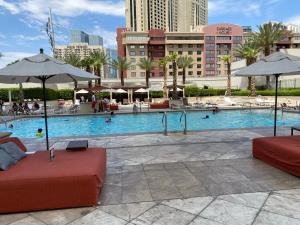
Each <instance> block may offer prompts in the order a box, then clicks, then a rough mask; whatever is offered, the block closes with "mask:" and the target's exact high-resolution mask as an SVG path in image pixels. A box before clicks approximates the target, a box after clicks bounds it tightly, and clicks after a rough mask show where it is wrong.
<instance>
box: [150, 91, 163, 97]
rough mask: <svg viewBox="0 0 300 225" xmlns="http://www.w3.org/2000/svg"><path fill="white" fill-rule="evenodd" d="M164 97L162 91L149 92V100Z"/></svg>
mask: <svg viewBox="0 0 300 225" xmlns="http://www.w3.org/2000/svg"><path fill="white" fill-rule="evenodd" d="M163 96H164V93H163V91H150V97H151V98H162V97H163Z"/></svg>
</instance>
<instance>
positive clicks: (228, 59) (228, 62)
mask: <svg viewBox="0 0 300 225" xmlns="http://www.w3.org/2000/svg"><path fill="white" fill-rule="evenodd" d="M222 60H223V62H224V64H226V65H227V90H226V95H228V96H231V62H232V57H231V55H223V56H222Z"/></svg>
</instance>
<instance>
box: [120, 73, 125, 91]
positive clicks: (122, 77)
mask: <svg viewBox="0 0 300 225" xmlns="http://www.w3.org/2000/svg"><path fill="white" fill-rule="evenodd" d="M120 78H121V86H122V87H124V85H125V84H124V72H123V71H122V70H120Z"/></svg>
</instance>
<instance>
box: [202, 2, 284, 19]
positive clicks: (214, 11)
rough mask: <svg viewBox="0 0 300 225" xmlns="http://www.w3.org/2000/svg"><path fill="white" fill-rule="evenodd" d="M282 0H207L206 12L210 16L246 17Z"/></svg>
mask: <svg viewBox="0 0 300 225" xmlns="http://www.w3.org/2000/svg"><path fill="white" fill-rule="evenodd" d="M281 1H282V0H252V1H249V0H239V1H236V0H209V2H208V12H209V14H210V15H211V16H218V15H232V14H240V15H244V16H247V17H252V16H261V15H262V11H263V10H262V9H266V8H267V9H268V8H271V7H273V6H274V5H276V4H278V3H279V2H281Z"/></svg>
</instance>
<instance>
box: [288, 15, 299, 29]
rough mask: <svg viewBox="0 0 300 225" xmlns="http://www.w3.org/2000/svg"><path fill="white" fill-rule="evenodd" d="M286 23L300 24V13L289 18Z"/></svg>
mask: <svg viewBox="0 0 300 225" xmlns="http://www.w3.org/2000/svg"><path fill="white" fill-rule="evenodd" d="M286 23H290V24H295V25H299V26H300V14H299V15H297V16H293V17H291V18H289V19H288V20H287V21H286Z"/></svg>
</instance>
